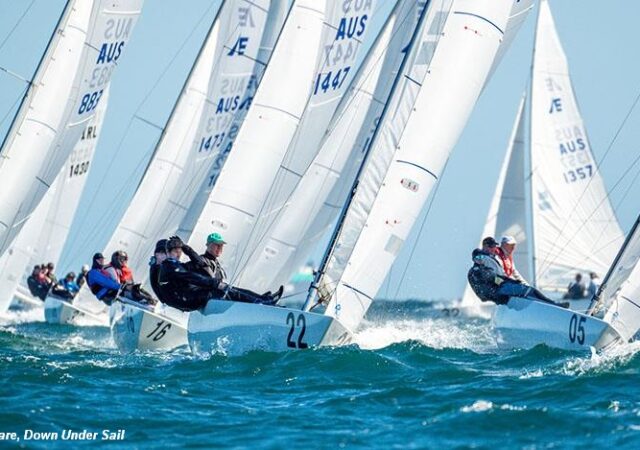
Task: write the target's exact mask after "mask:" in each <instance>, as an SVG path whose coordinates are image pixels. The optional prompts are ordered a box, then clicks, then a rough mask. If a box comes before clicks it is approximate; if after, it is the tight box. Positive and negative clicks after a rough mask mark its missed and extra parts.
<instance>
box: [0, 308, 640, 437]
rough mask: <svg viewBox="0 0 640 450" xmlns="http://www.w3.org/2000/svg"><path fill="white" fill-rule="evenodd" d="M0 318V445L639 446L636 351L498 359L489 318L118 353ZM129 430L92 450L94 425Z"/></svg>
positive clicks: (88, 330)
mask: <svg viewBox="0 0 640 450" xmlns="http://www.w3.org/2000/svg"><path fill="white" fill-rule="evenodd" d="M41 314H42V313H41V312H26V313H9V315H8V316H7V317H6V318H4V319H2V320H1V321H0V368H1V370H2V372H1V373H2V383H0V432H17V433H18V436H19V437H21V440H20V441H7V440H5V441H0V447H27V448H32V447H43V448H44V447H46V448H70V447H75V446H77V445H79V444H80V442H78V441H74V442H69V441H63V440H61V439H60V437H59V438H58V440H52V441H46V440H40V441H34V440H26V441H25V440H24V432H25V430H32V431H33V432H48V433H51V432H58V433H60V434H61V433H62V431H63V430H74V431H78V432H80V431H82V430H88V431H90V432H97V433H98V436H97V438H98V440H97V441H83V443H84V444H87V445H90V446H92V447H95V446H104V447H108V448H120V447H125V448H148V447H150V448H178V447H200V448H227V447H230V448H273V449H297V448H304V449H309V448H385V449H386V448H470V447H473V448H553V447H561V448H600V447H605V446H608V447H617V448H638V447H640V392H639V391H640V390H639V388H638V384H639V381H640V376H639V372H640V358H639V357H638V352H639V350H640V346H639V345H637V344H629V345H626V346H621V347H618V348H616V349H615V351H611V352H609V353H604V354H575V353H569V352H563V351H558V350H553V349H550V348H546V347H544V346H540V347H537V348H534V349H531V350H519V351H504V350H499V349H498V348H497V347H496V345H495V339H494V336H493V333H492V330H491V328H490V326H489V323H488V322H486V321H481V320H462V319H450V318H440V317H437V316H434V311H433V309H432V308H431V307H430V306H429V305H428V304H424V303H419V302H404V303H389V302H387V303H385V302H382V303H380V304H379V305H377V306H376V307H374V309H373V310H372V311H371V314H369V316H368V320H367V322H366V323H365V325H364V326H363V328H362V330H361V331H360V332H359V333H358V335H357V345H351V346H347V347H342V348H323V349H315V350H308V351H297V352H289V353H267V352H253V353H249V354H246V355H242V356H235V357H228V356H224V355H207V356H206V357H204V356H193V355H191V354H190V353H189V352H188V351H186V350H180V351H175V352H172V353H134V354H129V355H123V354H120V353H119V352H118V351H117V350H116V349H115V348H114V346H113V344H112V343H111V341H110V337H109V333H108V330H107V329H104V328H97V327H71V326H49V325H47V324H45V323H42V322H33V321H34V320H38V319H39V318H40V319H41ZM105 429H107V430H110V431H116V430H125V433H124V438H123V439H122V440H116V441H113V442H108V441H102V440H100V439H101V433H102V431H103V430H105Z"/></svg>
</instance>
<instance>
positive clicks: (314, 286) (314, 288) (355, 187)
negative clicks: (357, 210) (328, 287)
mask: <svg viewBox="0 0 640 450" xmlns="http://www.w3.org/2000/svg"><path fill="white" fill-rule="evenodd" d="M429 5H430V0H427V2H426V3H425V4H424V7H423V8H422V11H421V12H420V17H419V18H418V21H417V23H416V26H415V28H414V30H413V34H412V35H411V40H410V41H409V45H407V47H405V48H404V49H403V52H404V57H403V58H402V62H401V63H400V67H399V69H398V72H397V74H396V77H395V79H394V80H393V84H392V85H391V89H390V91H389V95H388V96H387V100H386V101H385V105H384V107H383V109H382V112H381V114H380V119H379V120H378V124H377V125H376V128H375V130H374V132H373V135H372V136H371V140H369V143H368V146H367V149H366V151H365V156H364V158H362V163H361V164H360V167H359V168H358V172H357V174H356V177H355V179H354V182H353V186H352V188H351V193H350V194H349V198H348V199H347V201H346V202H345V204H344V206H343V208H342V211H341V212H340V216H339V217H338V221H337V223H336V226H335V227H334V230H333V233H332V235H331V239H330V241H329V245H328V246H327V250H326V251H325V254H324V255H323V257H322V262H321V264H320V266H319V269H318V271H317V272H316V274H315V278H314V280H313V282H312V283H311V285H310V286H309V292H308V294H307V299H306V300H305V302H304V305H303V306H302V309H303V310H304V311H309V310H310V309H311V308H312V305H311V299H312V297H313V294H314V292H317V290H318V283H319V281H320V279H321V278H322V276H323V275H324V273H325V267H326V265H327V263H328V261H329V258H330V257H331V254H332V253H333V249H334V246H335V244H336V241H337V238H338V236H339V235H340V233H341V231H342V227H343V225H344V221H345V218H346V216H347V212H348V211H349V208H350V206H351V204H352V202H353V198H354V196H355V194H356V191H357V190H358V184H359V183H360V176H361V175H362V171H363V170H364V167H365V166H366V165H367V163H368V161H369V155H370V154H371V149H372V148H373V143H374V142H375V140H376V138H377V136H378V133H379V130H380V128H381V126H382V124H383V122H384V118H385V116H386V114H387V111H388V109H389V103H390V100H391V98H393V96H394V93H395V90H396V88H397V85H398V83H399V81H400V79H401V78H402V77H403V76H404V69H405V66H406V64H407V60H408V59H409V55H410V53H411V49H412V48H413V46H414V44H415V41H416V38H417V36H418V33H419V31H420V29H421V28H422V25H423V23H424V18H425V17H426V12H427V9H428V8H429ZM319 302H321V300H319ZM313 306H315V305H313Z"/></svg>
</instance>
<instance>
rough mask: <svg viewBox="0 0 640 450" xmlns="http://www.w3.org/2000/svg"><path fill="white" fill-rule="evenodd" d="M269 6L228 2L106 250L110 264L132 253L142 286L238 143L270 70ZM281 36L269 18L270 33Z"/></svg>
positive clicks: (245, 1) (261, 0) (263, 1)
mask: <svg viewBox="0 0 640 450" xmlns="http://www.w3.org/2000/svg"><path fill="white" fill-rule="evenodd" d="M276 3H277V2H276ZM271 4H272V2H271V1H270V0H259V1H254V0H251V1H250V0H227V1H225V2H224V3H223V5H222V7H221V9H220V10H219V12H218V15H217V17H216V19H215V20H214V22H213V24H212V26H211V28H210V30H209V33H208V35H207V38H206V39H205V41H204V43H203V46H202V48H201V50H200V53H199V54H198V57H197V59H196V61H195V63H194V65H193V68H192V69H191V72H190V74H189V76H188V78H187V80H186V82H185V85H184V87H183V89H182V92H181V94H180V97H179V99H178V101H177V103H176V105H175V107H174V110H173V111H172V113H171V116H170V118H169V120H168V122H167V125H166V127H165V129H164V132H163V134H162V136H161V138H160V140H159V142H158V144H157V147H156V149H155V152H154V154H153V157H152V159H151V161H150V162H149V165H148V167H147V170H146V172H145V175H144V177H143V179H142V181H141V183H140V185H139V187H138V189H137V191H136V194H135V195H134V198H133V200H132V201H131V203H130V204H129V207H128V208H127V211H126V212H125V214H124V216H123V218H122V220H121V221H120V223H119V224H118V227H117V228H116V231H115V232H114V234H113V235H112V237H111V239H110V241H109V243H108V244H107V246H106V248H105V250H104V253H105V255H106V257H107V258H109V255H111V254H112V253H113V252H114V251H116V250H125V251H127V252H128V254H129V261H130V262H131V268H132V270H133V273H134V276H135V279H136V280H137V281H143V280H145V279H146V276H147V260H148V257H149V255H151V254H152V252H153V248H154V245H155V242H156V241H157V240H158V239H160V238H163V237H168V236H169V235H171V234H174V233H175V231H176V229H177V228H178V225H179V224H180V221H181V220H182V218H183V217H184V215H185V214H186V211H187V209H188V208H189V205H190V204H191V203H192V202H193V200H194V197H195V195H196V192H197V190H198V188H199V187H200V185H201V184H202V182H204V180H205V178H206V177H207V176H208V173H209V169H210V167H211V166H212V165H214V164H216V163H217V162H218V161H220V160H221V158H223V157H224V156H226V153H228V151H229V149H230V148H231V145H232V144H233V139H234V138H235V135H236V134H237V131H238V128H239V125H240V124H241V123H242V120H243V118H244V115H245V114H246V111H247V110H248V108H249V105H250V104H251V101H252V99H253V96H254V93H255V90H256V86H257V85H258V82H259V81H260V78H261V76H262V72H263V69H264V65H265V64H266V60H264V61H263V60H261V59H260V58H263V57H266V58H267V59H268V56H269V47H268V45H265V42H263V39H264V33H265V30H266V28H267V23H268V16H269V14H270V12H269V11H270V10H269V8H270V5H271ZM276 9H277V10H278V11H279V9H280V8H276ZM273 16H274V17H281V16H282V14H281V13H280V12H278V13H277V14H274V15H273ZM279 20H282V19H281V18H280V19H279ZM278 31H279V24H278V23H277V21H276V22H274V21H273V20H272V21H271V22H270V28H269V32H270V33H272V34H277V33H278ZM267 44H268V43H267Z"/></svg>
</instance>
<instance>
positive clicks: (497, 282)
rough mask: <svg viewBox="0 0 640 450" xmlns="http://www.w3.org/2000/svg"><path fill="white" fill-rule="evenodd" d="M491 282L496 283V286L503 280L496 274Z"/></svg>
mask: <svg viewBox="0 0 640 450" xmlns="http://www.w3.org/2000/svg"><path fill="white" fill-rule="evenodd" d="M493 282H494V283H495V284H497V285H498V286H500V285H501V284H502V283H504V280H503V279H502V278H500V277H498V276H496V277H495V278H494V279H493Z"/></svg>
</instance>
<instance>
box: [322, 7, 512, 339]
mask: <svg viewBox="0 0 640 450" xmlns="http://www.w3.org/2000/svg"><path fill="white" fill-rule="evenodd" d="M452 3H453V4H452ZM511 3H512V2H510V1H506V0H503V1H496V0H491V1H489V0H484V1H478V0H456V1H453V2H444V1H438V2H434V3H433V4H431V6H430V7H429V8H428V11H427V15H426V17H425V19H424V20H423V21H422V22H421V25H419V29H418V33H417V37H418V39H417V40H416V41H415V43H414V45H413V46H412V47H411V49H410V54H409V55H408V61H407V62H408V63H407V64H406V66H405V67H404V70H403V76H402V78H401V79H400V80H399V82H398V84H397V86H396V89H395V90H394V92H393V94H392V96H391V98H390V100H389V104H388V105H387V109H386V111H385V114H384V116H383V119H382V121H381V123H380V125H379V127H378V131H377V134H376V136H375V138H374V141H373V144H372V149H371V152H370V154H369V158H368V160H367V161H366V165H365V166H364V168H363V171H362V173H361V175H360V176H359V180H358V185H357V188H356V191H355V194H354V197H353V199H352V200H351V204H350V206H349V209H348V210H347V211H346V214H345V216H344V218H343V220H342V226H341V228H340V232H339V234H338V235H337V237H336V239H335V242H334V245H333V247H332V249H331V253H330V256H329V258H328V262H327V264H326V265H325V266H324V267H323V272H324V274H323V276H322V278H321V280H320V286H319V289H320V291H321V295H323V296H325V295H326V294H330V297H329V298H326V297H325V298H324V300H325V301H326V300H329V303H328V305H327V309H326V314H328V315H330V316H333V317H335V318H337V319H338V320H339V321H340V322H341V323H342V324H343V325H345V326H346V327H347V328H348V329H350V330H354V329H355V328H356V327H357V326H358V324H359V323H360V321H361V320H362V317H363V316H364V314H365V312H366V311H367V309H368V307H369V305H370V304H371V301H372V300H373V297H374V296H375V295H376V293H377V291H378V289H379V288H380V286H381V284H382V283H383V281H384V279H385V277H386V276H387V273H388V271H389V269H390V268H391V265H392V264H393V262H394V261H395V259H396V257H397V255H398V253H399V252H400V249H401V248H402V245H403V243H404V241H405V239H406V237H407V235H408V233H409V231H410V229H411V227H412V225H413V223H414V222H415V220H416V218H417V217H418V215H419V213H420V210H421V208H422V207H423V205H424V203H425V202H426V199H427V197H428V195H429V193H430V191H431V188H432V187H433V185H434V184H435V182H436V180H437V178H438V176H439V175H440V173H441V171H442V168H443V166H444V164H445V162H446V159H447V158H448V156H449V153H450V151H451V149H452V148H453V145H454V144H455V141H456V140H457V138H458V136H459V134H460V133H461V131H462V128H463V126H464V124H465V123H466V121H467V118H468V117H469V114H470V113H471V110H472V108H473V106H474V105H475V102H476V100H477V98H478V96H479V95H480V92H481V90H482V87H483V85H484V83H485V81H486V78H487V76H488V74H489V71H490V69H491V66H492V63H493V61H494V58H495V56H496V53H497V50H498V48H499V46H500V41H501V39H502V36H503V31H502V30H503V29H504V27H505V25H506V23H507V19H508V17H509V12H510V10H511Z"/></svg>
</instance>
